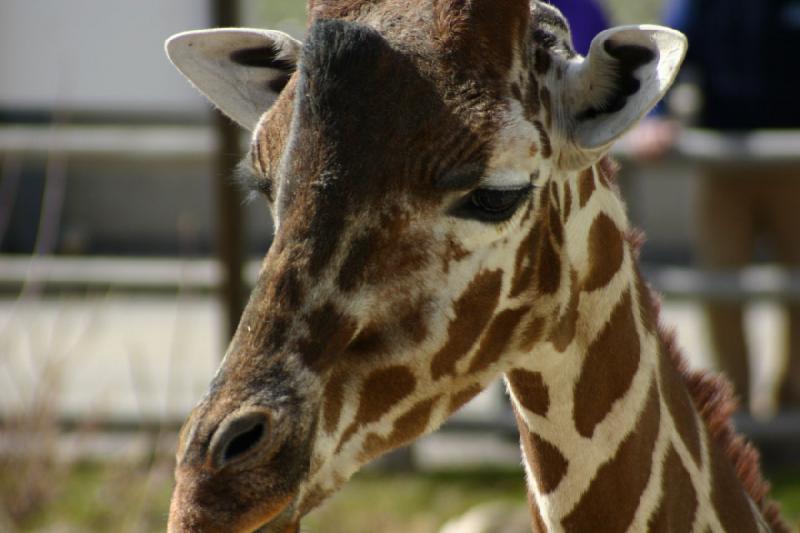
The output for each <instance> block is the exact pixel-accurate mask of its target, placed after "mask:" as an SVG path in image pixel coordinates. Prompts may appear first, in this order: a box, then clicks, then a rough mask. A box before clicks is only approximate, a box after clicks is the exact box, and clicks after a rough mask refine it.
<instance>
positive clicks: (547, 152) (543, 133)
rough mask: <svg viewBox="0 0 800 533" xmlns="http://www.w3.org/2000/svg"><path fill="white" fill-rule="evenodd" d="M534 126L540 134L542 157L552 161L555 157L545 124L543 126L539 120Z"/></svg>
mask: <svg viewBox="0 0 800 533" xmlns="http://www.w3.org/2000/svg"><path fill="white" fill-rule="evenodd" d="M533 125H534V126H535V127H536V130H537V131H538V132H539V142H540V143H541V153H542V157H543V158H545V159H550V157H552V155H553V145H552V144H551V142H550V135H548V134H547V130H546V129H545V127H544V124H542V123H541V122H539V121H538V120H537V121H535V122H534V123H533Z"/></svg>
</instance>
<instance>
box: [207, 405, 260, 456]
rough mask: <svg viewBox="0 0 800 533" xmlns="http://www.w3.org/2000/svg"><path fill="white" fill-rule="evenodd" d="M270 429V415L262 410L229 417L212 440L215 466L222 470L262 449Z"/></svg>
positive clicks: (212, 454)
mask: <svg viewBox="0 0 800 533" xmlns="http://www.w3.org/2000/svg"><path fill="white" fill-rule="evenodd" d="M269 428H270V418H269V415H268V414H267V413H266V412H264V411H263V410H260V409H259V410H257V411H249V412H246V413H244V414H237V415H235V416H232V417H229V418H228V420H225V421H224V422H223V423H222V424H221V425H220V427H219V429H218V430H217V432H216V433H215V434H214V437H213V438H212V439H211V446H210V450H209V451H210V455H211V457H212V460H213V461H214V464H215V465H216V466H217V467H219V468H222V467H223V466H226V465H228V464H230V463H231V462H234V461H236V460H238V459H241V458H243V457H245V456H247V455H249V454H250V452H252V451H254V450H256V449H258V448H260V447H261V446H262V445H263V444H265V443H266V442H267V440H268V437H269Z"/></svg>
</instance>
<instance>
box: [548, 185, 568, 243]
mask: <svg viewBox="0 0 800 533" xmlns="http://www.w3.org/2000/svg"><path fill="white" fill-rule="evenodd" d="M551 183H553V182H551ZM553 191H554V192H553V194H554V195H555V196H556V198H555V199H554V201H553V202H551V203H550V209H549V210H548V214H549V217H550V220H549V223H550V234H551V235H552V236H553V239H555V241H556V244H557V245H558V246H562V245H563V244H564V226H563V225H562V223H561V214H560V213H559V212H558V196H557V194H558V193H556V192H555V183H553Z"/></svg>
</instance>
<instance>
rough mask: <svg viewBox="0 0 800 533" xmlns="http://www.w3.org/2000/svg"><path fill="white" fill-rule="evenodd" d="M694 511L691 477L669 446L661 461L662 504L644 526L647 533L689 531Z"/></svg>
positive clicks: (694, 501)
mask: <svg viewBox="0 0 800 533" xmlns="http://www.w3.org/2000/svg"><path fill="white" fill-rule="evenodd" d="M696 512H697V493H696V492H695V490H694V485H693V484H692V478H691V477H690V476H689V472H687V471H686V467H684V466H683V463H682V462H681V458H680V456H679V455H678V452H676V451H675V448H673V447H672V446H670V448H669V451H668V452H667V457H666V459H665V460H664V473H663V477H662V480H661V503H660V504H659V506H658V509H657V510H656V512H655V513H653V516H651V517H650V521H649V523H648V525H647V531H649V532H650V533H671V532H673V531H691V530H692V524H694V516H695V513H696Z"/></svg>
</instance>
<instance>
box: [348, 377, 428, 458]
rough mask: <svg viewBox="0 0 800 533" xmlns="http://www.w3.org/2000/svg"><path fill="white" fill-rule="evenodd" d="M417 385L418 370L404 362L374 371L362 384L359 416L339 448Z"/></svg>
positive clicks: (378, 418)
mask: <svg viewBox="0 0 800 533" xmlns="http://www.w3.org/2000/svg"><path fill="white" fill-rule="evenodd" d="M416 385H417V379H416V378H415V377H414V374H413V373H412V372H411V370H409V369H408V368H406V367H404V366H399V365H398V366H390V367H387V368H382V369H379V370H375V371H373V372H372V373H371V374H370V375H369V376H367V378H366V379H365V380H364V384H363V385H362V386H361V393H360V394H359V400H358V412H357V413H356V418H355V420H354V421H353V423H352V424H350V426H349V427H348V428H347V429H346V430H345V432H344V434H343V435H342V438H341V440H340V442H339V446H338V449H341V447H342V446H344V444H346V443H347V441H349V440H350V438H351V437H352V436H353V435H354V434H355V432H356V431H358V428H359V427H361V426H363V425H365V424H369V423H372V422H377V421H378V420H380V418H381V417H382V416H383V415H384V414H386V412H388V411H389V410H390V409H391V408H392V407H393V406H394V405H395V404H397V402H399V401H401V400H402V399H404V398H405V397H407V396H408V395H409V394H411V393H412V392H413V391H414V388H415V387H416Z"/></svg>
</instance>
